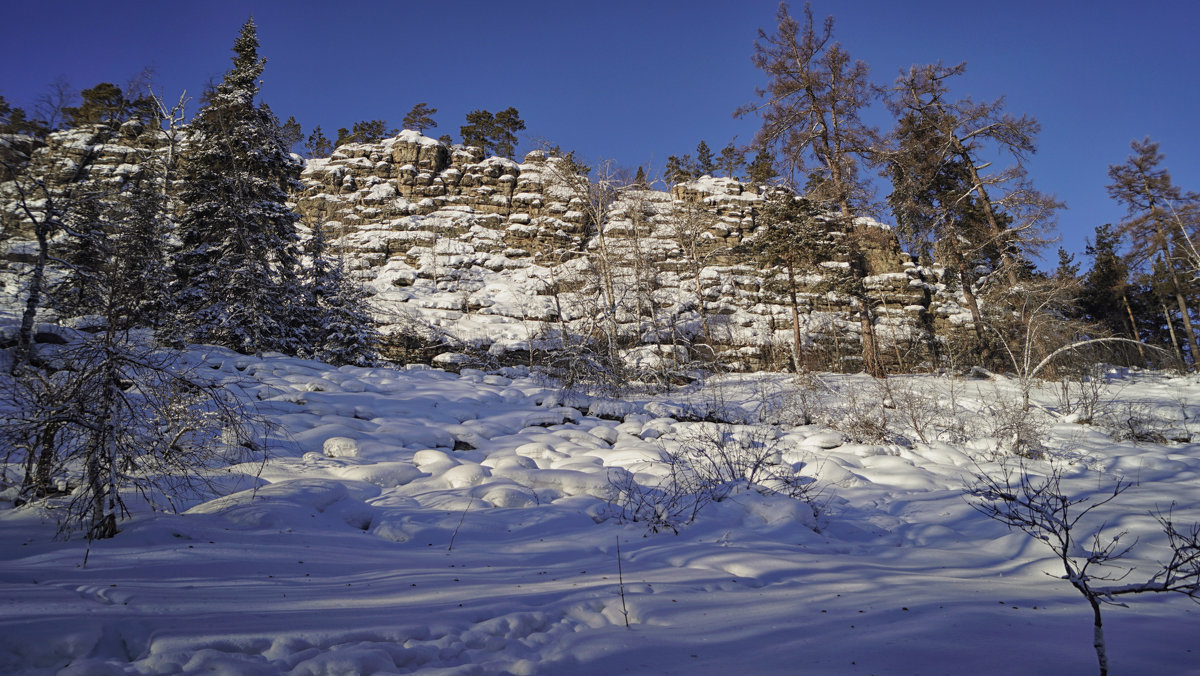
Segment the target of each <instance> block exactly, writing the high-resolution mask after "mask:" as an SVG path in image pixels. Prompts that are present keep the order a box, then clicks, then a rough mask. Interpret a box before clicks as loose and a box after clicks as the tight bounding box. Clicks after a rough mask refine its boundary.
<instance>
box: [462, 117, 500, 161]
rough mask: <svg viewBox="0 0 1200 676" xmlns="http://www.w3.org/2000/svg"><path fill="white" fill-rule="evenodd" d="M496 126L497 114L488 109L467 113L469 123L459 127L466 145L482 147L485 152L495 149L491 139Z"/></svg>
mask: <svg viewBox="0 0 1200 676" xmlns="http://www.w3.org/2000/svg"><path fill="white" fill-rule="evenodd" d="M495 126H496V116H495V115H492V113H491V112H490V111H487V110H472V111H471V112H469V113H467V123H466V124H465V125H463V126H461V127H459V128H458V133H459V135H460V136H462V142H463V145H465V146H475V147H477V148H482V149H483V152H484V153H487V152H488V151H489V150H494V149H495V144H494V142H493V141H492V140H491V137H492V134H493V133H494V132H493V129H494V128H495Z"/></svg>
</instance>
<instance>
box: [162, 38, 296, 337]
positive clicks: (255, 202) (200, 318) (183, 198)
mask: <svg viewBox="0 0 1200 676" xmlns="http://www.w3.org/2000/svg"><path fill="white" fill-rule="evenodd" d="M233 51H234V54H235V57H234V59H233V68H232V69H231V70H230V71H229V72H227V73H226V74H225V77H224V80H223V81H222V82H221V83H220V84H219V85H217V86H216V88H215V90H213V91H212V92H211V94H210V95H209V97H208V100H207V104H206V105H205V107H204V108H202V109H201V110H200V112H199V113H198V114H197V116H196V119H195V120H194V121H193V123H192V125H191V134H192V140H191V144H190V147H189V149H188V150H189V152H188V154H187V156H186V157H185V162H184V166H183V169H182V172H181V176H180V178H181V179H182V184H183V190H182V192H181V194H180V202H181V205H182V207H183V213H182V214H181V215H180V219H179V238H180V241H181V248H180V250H179V252H178V254H177V255H176V257H175V274H176V282H175V285H174V292H175V298H176V302H177V303H178V307H179V311H180V323H181V326H182V327H183V329H184V330H185V331H186V334H187V337H189V338H191V339H192V340H193V341H196V342H206V343H214V344H218V345H224V346H226V347H229V348H232V349H235V350H238V351H240V352H245V353H255V354H260V353H261V352H263V351H264V350H279V351H281V352H285V353H290V354H296V353H297V352H301V351H304V350H305V347H306V346H305V341H306V339H307V337H306V335H305V334H306V327H307V326H309V325H310V323H311V320H312V318H311V317H307V316H305V315H306V308H305V306H306V305H307V304H306V303H302V302H297V300H296V299H298V298H302V297H303V296H304V295H305V293H304V289H303V288H301V287H300V284H299V280H298V279H297V268H298V263H299V253H298V239H299V238H298V235H297V232H296V221H297V220H298V216H297V215H296V214H295V212H293V211H292V210H291V209H290V208H289V207H288V205H287V195H288V191H289V190H295V189H298V188H299V181H298V178H299V173H300V165H299V164H298V163H297V162H295V161H294V160H293V159H292V157H291V156H290V155H289V153H288V148H287V146H286V142H285V141H284V139H283V138H282V135H281V130H280V124H279V121H278V120H277V119H276V118H275V116H274V115H272V114H271V112H270V110H269V109H267V108H266V107H265V106H264V105H261V104H256V103H255V97H256V96H257V95H258V87H259V77H260V76H261V75H262V72H263V66H264V65H265V63H266V59H263V58H260V57H259V56H258V38H257V35H256V30H255V26H254V20H253V19H250V20H247V21H246V23H245V25H243V26H242V30H241V34H240V35H239V36H238V38H237V41H236V42H235V43H234V46H233Z"/></svg>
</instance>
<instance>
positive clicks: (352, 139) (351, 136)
mask: <svg viewBox="0 0 1200 676" xmlns="http://www.w3.org/2000/svg"><path fill="white" fill-rule="evenodd" d="M397 133H398V130H396V129H392V128H389V127H388V124H387V120H362V121H359V122H355V123H354V126H353V128H352V129H346V128H345V127H342V128H340V129H338V130H337V138H336V139H335V140H334V142H333V147H334V148H340V147H342V146H344V145H346V144H347V143H375V142H377V141H382V140H383V139H385V138H388V137H390V136H395V135H396V134H397Z"/></svg>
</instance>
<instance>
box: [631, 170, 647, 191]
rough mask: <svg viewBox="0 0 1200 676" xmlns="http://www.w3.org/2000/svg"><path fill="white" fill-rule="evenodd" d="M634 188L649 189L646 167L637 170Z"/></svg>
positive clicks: (634, 177)
mask: <svg viewBox="0 0 1200 676" xmlns="http://www.w3.org/2000/svg"><path fill="white" fill-rule="evenodd" d="M633 187H635V188H642V189H645V188H648V187H649V183H648V182H647V181H646V169H645V168H644V167H641V166H639V167H638V168H637V173H636V174H634V176H633Z"/></svg>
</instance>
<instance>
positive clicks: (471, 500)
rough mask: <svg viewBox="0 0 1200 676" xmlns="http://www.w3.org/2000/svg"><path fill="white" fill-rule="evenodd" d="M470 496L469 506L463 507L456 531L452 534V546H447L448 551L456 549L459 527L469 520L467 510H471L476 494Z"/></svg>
mask: <svg viewBox="0 0 1200 676" xmlns="http://www.w3.org/2000/svg"><path fill="white" fill-rule="evenodd" d="M468 497H470V499H469V500H467V506H466V507H465V508H463V513H462V518H461V519H459V520H458V525H457V526H455V527H454V532H453V533H451V534H450V546H449V547H447V548H446V551H448V552H450V551H454V538H456V537H458V529H459V528H462V525H463V522H464V521H466V520H467V512H468V511H470V509H471V505H472V504H473V503H474V502H475V496H474V495H471V496H468Z"/></svg>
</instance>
